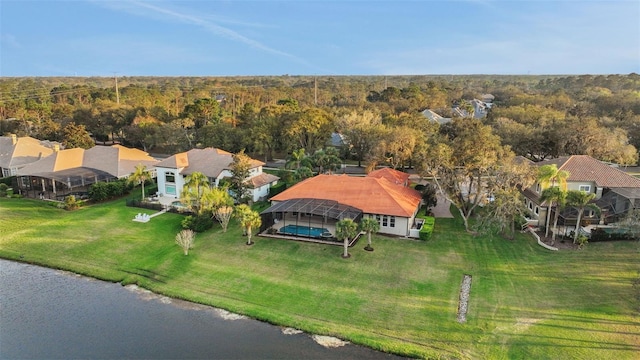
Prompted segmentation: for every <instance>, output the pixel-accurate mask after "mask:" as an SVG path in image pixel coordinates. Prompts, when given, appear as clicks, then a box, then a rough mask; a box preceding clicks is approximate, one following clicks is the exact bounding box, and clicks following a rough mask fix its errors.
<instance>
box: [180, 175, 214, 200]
mask: <svg viewBox="0 0 640 360" xmlns="http://www.w3.org/2000/svg"><path fill="white" fill-rule="evenodd" d="M205 185H206V186H207V187H209V178H208V177H207V176H206V175H205V174H203V173H201V172H198V171H196V172H194V173H192V174H191V175H189V176H187V178H186V179H185V181H184V187H185V188H192V189H195V193H196V194H198V196H200V195H202V191H201V187H203V186H205Z"/></svg>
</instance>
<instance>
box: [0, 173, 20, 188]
mask: <svg viewBox="0 0 640 360" xmlns="http://www.w3.org/2000/svg"><path fill="white" fill-rule="evenodd" d="M15 179H16V177H15V176H8V177H4V178H0V184H5V185H7V187H9V186H11V185H12V184H13V181H14V180H15Z"/></svg>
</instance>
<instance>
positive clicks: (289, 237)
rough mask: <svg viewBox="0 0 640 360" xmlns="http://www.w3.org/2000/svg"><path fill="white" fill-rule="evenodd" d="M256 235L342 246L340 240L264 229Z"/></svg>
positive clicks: (350, 242)
mask: <svg viewBox="0 0 640 360" xmlns="http://www.w3.org/2000/svg"><path fill="white" fill-rule="evenodd" d="M363 234H364V233H359V234H358V235H356V237H355V238H353V239H352V240H351V241H349V247H352V246H353V245H355V243H356V242H358V240H359V239H360V236H362V235H363ZM258 236H261V237H266V238H272V239H284V240H293V241H303V242H310V243H316V244H325V245H335V246H343V245H344V244H343V242H342V241H328V240H322V239H318V238H311V237H306V236H293V235H286V234H269V233H267V232H266V231H263V232H262V233H260V234H258Z"/></svg>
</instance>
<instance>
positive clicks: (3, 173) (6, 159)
mask: <svg viewBox="0 0 640 360" xmlns="http://www.w3.org/2000/svg"><path fill="white" fill-rule="evenodd" d="M54 148H58V149H59V148H60V145H59V144H57V143H53V142H49V141H41V140H38V139H34V138H32V137H29V136H25V137H18V136H16V135H15V134H12V135H11V136H0V177H8V176H14V175H17V173H18V169H20V168H22V167H24V166H25V165H27V164H30V163H32V162H36V161H38V160H40V159H42V158H43V157H46V156H49V155H51V154H52V153H53V151H54Z"/></svg>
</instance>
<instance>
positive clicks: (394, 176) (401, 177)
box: [367, 167, 409, 186]
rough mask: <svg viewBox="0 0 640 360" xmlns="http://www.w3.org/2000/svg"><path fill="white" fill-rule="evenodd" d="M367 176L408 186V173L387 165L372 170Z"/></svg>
mask: <svg viewBox="0 0 640 360" xmlns="http://www.w3.org/2000/svg"><path fill="white" fill-rule="evenodd" d="M367 176H369V177H374V178H378V179H387V180H389V181H390V182H392V183H394V184H396V185H401V186H409V174H407V173H406V172H402V171H398V170H394V169H392V168H388V167H383V168H380V169H377V170H373V171H371V172H370V173H369V174H367Z"/></svg>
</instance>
